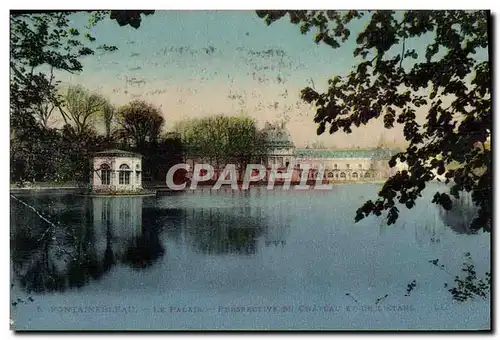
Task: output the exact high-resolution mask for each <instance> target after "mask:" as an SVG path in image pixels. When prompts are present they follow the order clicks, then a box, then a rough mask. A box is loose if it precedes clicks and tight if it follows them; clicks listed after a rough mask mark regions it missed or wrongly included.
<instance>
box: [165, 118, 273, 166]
mask: <svg viewBox="0 0 500 340" xmlns="http://www.w3.org/2000/svg"><path fill="white" fill-rule="evenodd" d="M175 130H176V131H177V132H178V133H179V134H180V136H181V140H182V143H183V144H184V146H185V149H186V153H187V154H188V156H194V157H203V159H204V160H206V161H209V162H212V163H213V164H214V165H215V166H218V165H220V164H227V163H236V164H238V165H239V166H240V168H242V169H243V168H245V167H246V165H247V164H250V163H251V162H255V161H258V162H259V163H260V158H261V157H263V155H265V154H266V145H265V140H264V136H263V134H261V133H260V132H259V130H258V129H257V127H256V123H255V121H254V120H253V119H251V118H248V117H242V116H223V115H217V116H210V117H206V118H194V119H189V120H185V121H182V122H179V123H178V124H177V125H176V127H175Z"/></svg>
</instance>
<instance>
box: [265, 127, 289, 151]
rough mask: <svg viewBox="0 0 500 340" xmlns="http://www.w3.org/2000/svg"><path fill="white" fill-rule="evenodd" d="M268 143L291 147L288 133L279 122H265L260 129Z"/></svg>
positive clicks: (274, 145) (275, 145)
mask: <svg viewBox="0 0 500 340" xmlns="http://www.w3.org/2000/svg"><path fill="white" fill-rule="evenodd" d="M262 132H263V133H264V135H265V139H266V142H267V143H268V145H270V146H273V147H293V146H294V145H293V142H292V141H291V138H290V134H289V133H288V131H287V130H286V129H285V126H284V125H283V124H282V125H279V124H270V123H267V124H266V126H265V127H264V128H263V129H262Z"/></svg>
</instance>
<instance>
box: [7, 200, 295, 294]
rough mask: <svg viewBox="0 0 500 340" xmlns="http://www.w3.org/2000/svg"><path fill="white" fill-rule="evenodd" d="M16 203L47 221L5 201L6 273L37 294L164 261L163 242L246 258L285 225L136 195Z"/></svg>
mask: <svg viewBox="0 0 500 340" xmlns="http://www.w3.org/2000/svg"><path fill="white" fill-rule="evenodd" d="M22 200H24V201H25V202H27V203H28V204H30V205H32V206H33V207H35V208H36V209H37V210H38V211H40V212H41V213H42V215H43V216H45V217H47V219H48V220H50V221H51V222H53V223H54V225H50V224H48V223H47V222H45V221H43V220H42V219H41V218H40V217H39V216H37V215H36V213H34V212H33V211H31V210H30V209H28V208H27V207H25V206H23V205H22V204H20V203H18V202H16V201H15V200H11V226H12V227H11V258H12V270H13V272H14V274H15V277H16V279H18V280H19V283H20V285H21V286H22V287H23V288H24V289H26V290H27V291H33V292H38V293H42V292H51V291H65V290H67V289H71V288H79V287H83V286H85V285H87V284H89V283H91V281H92V280H99V279H101V278H103V277H104V276H105V275H106V274H107V273H109V272H110V270H111V269H112V268H113V267H116V268H120V267H124V266H126V267H130V268H133V269H135V270H147V269H148V268H154V267H155V263H157V262H158V261H159V260H160V259H163V260H165V261H169V258H168V254H167V253H168V249H166V247H165V244H167V242H166V240H171V241H174V243H177V244H179V245H180V246H182V247H184V248H185V249H187V250H189V251H193V252H196V253H201V254H205V255H210V256H224V255H232V256H235V255H236V256H252V255H254V254H256V252H257V251H258V249H259V240H261V239H262V241H265V244H266V246H272V245H273V244H274V245H275V246H276V245H281V246H282V245H283V244H284V243H285V241H284V238H285V234H284V233H285V230H287V224H286V221H287V218H286V217H284V216H282V217H280V216H274V217H269V216H268V215H266V213H265V212H263V211H262V210H261V208H260V207H250V206H244V207H230V208H228V207H224V206H221V207H215V208H214V207H203V206H197V207H191V208H182V209H178V208H172V207H169V204H168V203H167V202H164V201H162V199H161V198H151V199H149V200H148V199H147V198H142V197H95V198H90V197H74V196H68V195H65V196H63V195H59V196H56V197H51V198H50V200H48V199H40V198H39V197H37V196H29V197H24V198H22ZM145 200H147V204H145V203H144V201H145ZM188 206H189V205H188Z"/></svg>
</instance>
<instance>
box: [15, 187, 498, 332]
mask: <svg viewBox="0 0 500 340" xmlns="http://www.w3.org/2000/svg"><path fill="white" fill-rule="evenodd" d="M377 189H378V186H377V185H369V184H367V185H342V186H335V187H334V189H333V190H329V191H294V190H290V191H281V190H274V191H268V190H266V189H265V188H253V189H252V190H250V191H248V192H244V193H243V192H231V191H223V190H222V191H216V192H210V191H209V190H204V191H196V192H185V193H172V194H166V193H165V194H159V195H158V196H157V197H122V198H104V197H101V198H90V197H83V196H76V195H68V194H44V193H40V194H31V195H18V197H19V198H20V199H22V200H23V201H25V202H26V203H28V204H30V205H32V206H33V207H36V208H37V209H38V210H39V211H40V212H42V213H43V215H44V216H46V217H47V218H48V219H49V220H50V221H52V222H54V223H55V225H56V226H55V227H54V226H50V225H49V224H48V223H46V222H43V221H42V220H41V219H40V218H39V217H38V216H37V215H36V214H35V213H34V212H33V211H31V210H30V209H28V208H27V207H25V206H23V205H22V204H20V203H18V202H17V201H15V200H13V199H11V264H12V266H11V267H12V269H11V272H12V278H11V283H12V293H11V300H12V301H14V302H15V301H16V299H17V298H18V297H20V300H18V303H15V306H14V307H13V311H12V313H13V315H14V317H13V318H14V319H15V323H16V326H17V327H18V328H21V329H33V328H34V329H40V328H49V329H50V328H70V329H71V328H75V327H76V328H84V329H85V328H92V329H106V328H119V329H122V328H150V327H152V328H157V329H198V328H228V329H234V328H238V329H241V328H244V329H256V328H257V329H262V328H272V329H288V328H295V327H297V328H301V329H303V328H313V329H314V328H336V329H338V328H342V329H346V328H363V327H365V326H367V325H368V326H367V327H368V328H378V327H382V328H387V327H391V325H393V326H394V327H405V326H407V327H410V328H411V327H415V328H426V327H432V324H430V326H429V325H426V324H419V321H418V318H417V321H409V320H414V319H415V317H414V316H412V315H409V316H408V318H407V319H408V320H406V319H404V318H405V316H401V315H398V317H397V318H394V315H393V316H392V318H393V319H391V317H389V318H388V317H387V315H385V314H386V313H390V312H387V311H388V310H389V311H390V309H387V308H388V307H384V308H386V312H385V314H384V316H383V318H382V316H378V314H374V313H373V312H372V313H371V314H370V315H372V316H373V315H375V316H374V317H373V318H374V321H373V323H372V324H370V323H366V320H367V317H366V316H363V315H362V314H359V313H367V312H366V311H363V312H359V313H357V314H356V315H354V314H352V313H351V314H349V313H347V312H346V310H345V308H347V307H346V306H347V305H352V304H361V303H363V304H373V303H374V301H375V299H376V298H378V297H381V296H384V294H388V293H389V295H390V296H389V297H387V298H386V302H387V303H388V304H389V306H406V307H404V308H406V309H404V310H403V308H400V309H401V310H400V312H405V313H407V314H408V313H420V314H422V315H428V314H429V313H438V312H437V309H436V308H435V306H434V305H432V306H431V305H430V304H431V303H432V301H436V296H443V297H444V298H443V299H446V300H443V301H445V302H446V303H451V302H450V300H449V299H448V298H449V297H448V295H449V293H447V292H446V289H443V283H444V282H450V283H451V282H452V280H450V279H449V278H448V277H446V276H443V272H442V271H439V270H438V269H437V268H435V267H433V266H432V265H430V264H429V263H428V261H429V260H432V259H436V258H439V259H440V263H445V264H446V265H447V268H448V271H450V272H451V273H454V272H457V273H458V272H459V270H460V265H461V262H463V253H464V252H465V251H469V252H471V254H472V256H473V258H474V259H475V261H476V262H475V264H476V268H477V269H478V273H481V272H483V271H487V270H488V268H489V261H490V260H489V242H490V241H489V235H487V234H482V233H479V234H478V235H466V234H460V233H457V232H456V231H453V230H451V229H450V228H448V227H447V226H446V225H444V224H443V221H442V218H441V217H440V215H439V212H438V210H437V208H436V207H435V206H434V205H433V204H430V201H421V202H418V203H417V206H416V207H415V208H414V209H412V210H410V211H408V210H406V208H401V218H400V220H399V221H398V222H397V224H396V225H395V226H391V227H388V226H386V225H385V224H384V221H383V220H382V219H377V218H368V219H365V220H363V221H362V222H360V223H357V224H355V223H354V216H355V211H356V209H357V208H358V207H359V206H361V204H362V203H363V202H364V201H365V200H367V199H373V198H375V195H376V192H377ZM435 189H436V188H432V189H430V190H428V193H427V197H430V195H432V194H433V193H434V192H435V191H436V190H435ZM412 279H416V280H417V282H418V285H419V286H418V287H419V289H418V290H417V292H416V293H415V294H417V295H416V296H417V297H418V298H416V299H413V300H411V299H410V298H406V297H405V296H404V294H405V293H406V287H407V284H408V283H409V282H410V281H411V280H412ZM446 280H448V281H446ZM348 294H349V295H348ZM418 294H420V295H418ZM433 294H435V295H436V296H434V295H433ZM31 299H33V301H31ZM426 299H428V300H429V301H427V300H426ZM354 300H356V302H355V301H354ZM99 304H100V305H103V304H105V305H106V306H108V307H106V308H108V309H104V311H103V310H101V311H100V312H98V311H95V310H90V311H82V310H81V309H80V312H75V310H73V312H70V311H69V309H68V308H69V307H72V308H74V307H75V306H77V307H82V306H83V307H85V306H87V305H92V306H93V305H99ZM249 304H251V305H252V306H272V307H276V308H278V309H279V308H281V310H278V309H274V310H271V309H268V310H267V311H265V310H264V309H262V308H264V307H262V308H261V309H255V308H254V309H252V310H247V311H246V312H241V311H240V310H238V309H235V308H237V307H239V306H248V305H249ZM325 304H328V305H329V306H335V307H334V308H336V309H335V310H336V312H337V315H336V317H332V315H331V313H332V312H334V310H332V309H331V308H330V309H329V311H328V313H329V314H328V313H327V311H325V310H323V312H321V311H318V310H317V309H313V307H311V306H316V307H318V306H319V305H322V306H323V305H325ZM116 306H120V307H116ZM384 306H386V305H384ZM64 307H67V308H66V310H64ZM89 308H90V307H89ZM112 308H115V309H112ZM119 308H123V309H122V310H118V309H119ZM127 308H128V309H127ZM172 308H178V309H172ZM340 311H343V312H342V314H341V315H340V314H338V313H340ZM99 313H101V314H99ZM102 313H104V314H102ZM248 313H250V314H251V315H252V317H249V316H248ZM379 314H380V313H379ZM102 315H106V317H102ZM444 315H445V314H443V317H444ZM369 317H371V316H369ZM437 317H439V315H438V316H437ZM381 318H382V319H383V320H386V321H383V320H382V319H381ZM398 318H399V319H404V320H406V321H404V323H403V325H401V324H399V323H398V322H399V321H397V320H399V319H398ZM379 319H380V320H382V321H380V320H379ZM377 320H378V321H377ZM387 320H389V321H387ZM390 320H393V321H390ZM483 320H484V319H483ZM383 322H388V324H387V323H386V324H384V323H383ZM391 322H392V323H391ZM412 322H413V323H412ZM422 322H425V321H422ZM429 322H431V321H429ZM447 322H448V324H449V327H452V328H453V327H459V326H460V325H456V326H454V324H453V322H459V321H453V320H451V321H450V320H449V321H447ZM443 324H445V325H448V324H447V323H446V322H445V321H442V322H441V323H439V325H443ZM462 326H463V325H462ZM478 326H479V325H478Z"/></svg>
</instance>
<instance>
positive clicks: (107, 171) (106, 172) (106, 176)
mask: <svg viewBox="0 0 500 340" xmlns="http://www.w3.org/2000/svg"><path fill="white" fill-rule="evenodd" d="M100 170H101V184H102V185H109V184H110V183H111V168H110V166H109V165H108V164H106V163H103V164H101V168H100Z"/></svg>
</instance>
